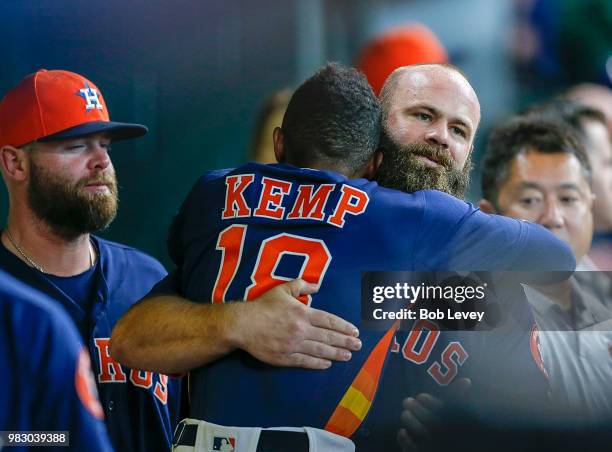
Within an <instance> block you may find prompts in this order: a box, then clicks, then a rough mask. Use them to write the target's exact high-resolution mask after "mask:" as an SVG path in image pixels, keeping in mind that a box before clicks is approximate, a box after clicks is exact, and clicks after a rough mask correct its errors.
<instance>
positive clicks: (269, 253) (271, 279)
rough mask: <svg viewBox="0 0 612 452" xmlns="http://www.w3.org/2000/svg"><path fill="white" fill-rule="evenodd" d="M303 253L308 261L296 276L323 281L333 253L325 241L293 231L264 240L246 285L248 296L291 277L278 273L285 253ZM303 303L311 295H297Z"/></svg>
mask: <svg viewBox="0 0 612 452" xmlns="http://www.w3.org/2000/svg"><path fill="white" fill-rule="evenodd" d="M286 254H287V255H296V256H303V258H304V263H303V264H302V268H301V270H300V273H299V275H296V278H301V279H303V280H304V281H307V282H309V283H312V284H317V285H320V284H321V281H322V280H323V278H324V277H325V272H326V271H327V267H328V266H329V263H330V261H331V254H330V252H329V250H328V249H327V245H325V242H324V241H322V240H318V239H309V238H306V237H300V236H296V235H292V234H279V235H275V236H274V237H270V238H269V239H266V240H264V241H263V242H262V244H261V248H260V249H259V255H258V256H257V262H256V264H255V268H254V269H253V274H252V275H251V281H253V284H251V285H250V286H249V287H247V288H246V291H245V296H244V298H245V299H246V300H253V299H254V298H257V297H259V296H260V295H261V294H263V293H264V292H266V291H268V290H269V289H271V288H273V287H275V286H278V285H279V284H282V283H284V282H287V281H288V279H287V278H285V277H281V276H276V275H275V274H274V272H275V270H276V267H277V266H278V264H279V262H280V260H281V259H282V257H283V256H284V255H286ZM297 298H298V300H300V301H301V302H302V303H304V304H306V305H310V302H311V301H312V297H311V296H310V295H300V296H299V297H297Z"/></svg>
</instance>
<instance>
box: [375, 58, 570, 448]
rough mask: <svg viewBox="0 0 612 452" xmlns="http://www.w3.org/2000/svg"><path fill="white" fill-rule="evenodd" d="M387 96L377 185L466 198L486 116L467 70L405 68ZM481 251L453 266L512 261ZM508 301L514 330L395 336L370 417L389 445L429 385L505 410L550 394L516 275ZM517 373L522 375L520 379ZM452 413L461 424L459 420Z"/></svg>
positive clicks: (533, 267)
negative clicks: (460, 390)
mask: <svg viewBox="0 0 612 452" xmlns="http://www.w3.org/2000/svg"><path fill="white" fill-rule="evenodd" d="M380 99H381V107H382V110H383V124H384V130H385V134H384V135H383V138H384V142H383V149H384V155H385V158H384V160H383V163H382V164H381V166H380V168H379V170H378V173H377V176H376V179H377V181H378V183H379V184H381V185H384V186H385V187H390V188H395V189H398V190H402V191H406V192H414V191H417V190H423V189H437V190H441V191H444V192H447V193H450V194H453V195H454V196H457V197H458V198H462V197H463V196H464V192H465V189H466V187H467V186H468V184H469V171H470V168H471V153H472V150H473V143H474V137H475V134H476V128H477V126H478V122H479V119H480V107H479V102H478V98H477V96H476V93H475V92H474V90H473V88H472V87H471V85H470V83H469V82H468V80H467V79H466V77H465V75H464V74H462V73H461V72H460V71H459V70H458V69H457V68H455V67H453V66H450V65H447V64H424V65H414V66H408V67H403V68H400V69H398V70H396V71H394V72H393V73H392V74H391V75H390V77H389V78H388V79H387V81H386V83H385V85H384V87H383V89H382V91H381V95H380ZM428 242H429V243H436V237H433V236H431V237H430V238H429V240H428ZM432 252H433V251H432ZM473 257H474V259H472V260H471V261H470V260H469V259H470V256H462V257H461V262H455V263H453V264H452V265H451V266H449V267H447V268H448V269H456V270H458V269H461V270H466V269H469V270H471V271H475V270H486V271H503V270H506V269H508V267H507V264H508V263H509V262H507V261H506V262H504V261H497V262H496V261H495V260H491V259H486V258H483V257H482V256H481V255H478V254H475V255H473ZM500 264H501V266H500ZM551 264H552V266H551ZM521 267H523V268H521ZM555 268H557V267H555V266H554V262H545V261H539V262H536V261H534V260H532V261H529V260H528V259H523V260H522V261H521V262H520V265H519V266H518V267H515V269H517V270H521V269H522V270H529V271H532V272H534V276H537V275H538V272H542V271H545V270H554V269H555ZM559 269H561V268H559ZM503 300H504V302H503V303H500V306H503V308H504V317H505V318H512V319H513V320H514V325H513V326H512V327H510V328H508V327H505V330H502V329H496V331H491V332H489V331H487V332H478V333H477V334H473V333H472V332H470V331H458V332H441V333H440V334H439V335H438V333H436V332H435V331H432V328H434V327H435V325H432V324H427V323H420V324H417V325H416V327H413V328H407V329H406V330H407V331H399V332H398V333H397V334H396V337H395V338H394V340H393V345H392V349H391V354H390V360H389V366H388V367H387V370H386V372H385V378H384V380H383V384H382V392H381V394H380V395H379V399H378V401H377V405H376V406H375V411H374V412H373V413H371V416H370V418H369V424H370V427H371V429H372V430H379V431H386V432H387V433H379V434H378V435H376V434H374V435H370V437H377V436H378V437H382V438H385V439H386V441H388V442H387V443H385V444H383V447H387V448H393V447H394V444H393V441H394V438H395V436H396V435H395V432H392V431H390V428H389V426H391V425H397V426H398V428H399V420H400V416H399V413H400V411H401V410H402V398H403V397H406V399H405V400H404V401H403V403H404V404H406V403H407V404H408V405H410V404H413V403H414V400H415V399H414V397H415V396H416V395H417V394H418V393H420V392H427V393H429V394H435V395H436V396H438V397H441V398H446V397H448V396H450V395H452V394H450V393H451V392H452V390H449V388H453V387H454V386H456V385H457V384H459V386H468V387H469V391H470V394H471V396H472V397H473V398H474V399H477V401H478V402H479V403H480V405H484V404H489V405H492V406H493V407H494V410H495V411H497V412H503V411H504V410H506V407H505V406H504V405H505V404H506V402H507V401H508V400H512V403H513V404H514V405H516V406H518V405H520V404H521V403H522V404H523V405H528V406H529V407H530V408H531V407H533V406H537V405H538V404H540V403H545V402H546V393H547V390H548V384H547V380H546V378H545V372H544V367H543V363H542V359H541V356H540V353H539V348H538V331H537V329H536V328H535V319H534V318H533V314H532V312H531V309H530V307H529V304H528V302H527V300H526V299H525V296H524V294H523V291H522V288H521V287H520V286H519V285H518V284H516V282H515V284H510V285H509V286H508V287H507V288H506V289H505V292H504V297H503ZM427 338H428V339H429V341H427V340H426V339H427ZM434 339H435V340H434ZM423 344H425V345H427V346H423ZM425 357H426V358H427V359H424V358H425ZM502 357H503V358H502ZM517 380H520V381H521V382H522V384H521V385H520V386H517V385H516V381H517ZM398 395H400V396H401V397H398ZM480 408H482V407H479V409H480ZM513 408H516V407H513ZM446 421H450V422H449V423H452V422H453V419H446ZM404 439H406V438H404ZM401 442H402V443H405V442H406V441H401ZM405 445H406V444H405Z"/></svg>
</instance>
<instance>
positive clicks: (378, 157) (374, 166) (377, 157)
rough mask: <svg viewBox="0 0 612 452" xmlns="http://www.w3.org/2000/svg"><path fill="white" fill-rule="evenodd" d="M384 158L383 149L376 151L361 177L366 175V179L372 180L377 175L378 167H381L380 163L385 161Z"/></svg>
mask: <svg viewBox="0 0 612 452" xmlns="http://www.w3.org/2000/svg"><path fill="white" fill-rule="evenodd" d="M383 158H384V155H383V153H382V152H381V151H376V152H374V154H373V155H372V157H370V161H369V162H368V164H367V165H366V167H365V169H364V170H363V175H362V176H361V177H365V178H366V179H370V180H371V179H374V177H375V176H376V172H377V171H378V168H379V167H380V164H381V163H382V161H383Z"/></svg>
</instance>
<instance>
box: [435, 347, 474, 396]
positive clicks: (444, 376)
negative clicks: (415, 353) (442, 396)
mask: <svg viewBox="0 0 612 452" xmlns="http://www.w3.org/2000/svg"><path fill="white" fill-rule="evenodd" d="M468 357H469V355H468V353H467V352H466V351H465V349H464V348H463V346H462V345H461V344H460V343H459V342H451V343H450V344H448V346H447V347H446V348H445V349H444V351H443V352H442V365H440V363H439V362H437V361H436V362H435V363H433V364H432V365H431V366H429V369H427V373H429V375H431V376H432V377H433V379H434V380H436V383H438V384H439V385H440V386H446V385H448V384H449V383H450V382H451V381H453V380H454V379H455V377H456V376H457V373H458V372H459V369H458V367H459V366H462V365H463V363H464V362H465V360H466V359H468ZM442 366H444V367H445V369H444V370H442Z"/></svg>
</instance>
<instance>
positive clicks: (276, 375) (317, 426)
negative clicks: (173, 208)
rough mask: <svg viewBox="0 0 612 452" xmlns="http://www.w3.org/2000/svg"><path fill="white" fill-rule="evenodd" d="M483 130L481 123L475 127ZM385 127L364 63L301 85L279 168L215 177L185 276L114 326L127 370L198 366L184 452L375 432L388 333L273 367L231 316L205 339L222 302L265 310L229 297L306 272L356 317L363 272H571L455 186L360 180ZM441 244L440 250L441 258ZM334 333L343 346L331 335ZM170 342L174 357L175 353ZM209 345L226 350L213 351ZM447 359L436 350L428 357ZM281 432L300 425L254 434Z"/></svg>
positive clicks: (289, 444)
mask: <svg viewBox="0 0 612 452" xmlns="http://www.w3.org/2000/svg"><path fill="white" fill-rule="evenodd" d="M476 123H477V120H472V121H471V125H470V126H469V127H471V131H472V132H471V133H473V130H474V129H475V127H476ZM380 127H381V124H380V108H379V105H378V103H377V101H376V99H375V97H374V95H373V92H372V91H371V89H370V88H369V86H368V84H367V81H366V80H365V79H364V78H363V76H361V75H359V74H358V73H357V72H356V71H355V70H353V69H348V68H343V67H342V66H339V65H335V64H330V65H328V66H326V67H324V68H322V69H321V70H319V71H318V72H317V73H316V74H315V75H314V76H312V77H311V78H309V79H308V80H306V81H305V82H304V83H303V84H302V85H301V86H300V87H299V88H298V89H297V90H296V91H295V93H294V95H293V96H292V99H291V101H290V102H289V105H288V107H287V111H286V113H285V116H284V118H283V124H282V127H281V128H277V129H275V131H274V146H275V154H276V156H277V159H278V161H279V162H281V163H279V164H275V165H259V164H255V163H251V164H247V165H244V166H242V167H239V168H234V169H225V170H218V171H208V172H206V173H204V175H203V176H202V177H201V178H200V179H199V180H198V181H197V183H196V184H195V186H194V188H193V190H192V191H191V193H190V194H189V195H188V196H187V198H186V200H185V202H184V204H183V206H182V208H181V210H180V212H179V214H178V215H177V217H176V218H175V220H174V222H173V226H172V228H171V230H170V234H169V240H168V245H169V250H170V253H171V256H172V258H173V259H174V261H175V262H176V264H177V267H178V268H177V270H176V272H175V273H174V274H173V275H171V276H169V277H168V278H167V279H165V280H164V282H162V283H160V285H158V286H157V287H156V289H155V290H154V291H153V292H152V293H151V294H150V295H149V296H148V297H147V298H146V299H145V300H143V301H142V302H141V303H138V304H137V305H135V306H134V307H133V308H132V309H131V310H130V311H129V312H128V313H127V314H126V315H125V316H124V317H123V318H122V319H121V321H120V322H119V323H118V324H117V327H116V328H115V331H114V332H113V343H114V348H113V351H114V352H116V353H117V356H119V357H120V359H121V360H122V361H123V360H125V362H127V363H132V365H135V366H137V367H143V366H144V367H146V368H151V369H157V370H165V371H172V372H183V371H191V372H190V400H191V407H190V414H191V417H192V418H193V419H189V420H186V421H185V424H184V428H182V429H179V430H177V432H178V434H177V437H176V439H175V441H176V444H177V446H179V447H185V448H186V449H181V450H209V449H211V448H213V447H214V443H213V442H212V441H210V442H209V444H208V445H207V444H204V443H202V441H196V440H195V438H203V437H206V438H213V437H214V438H233V439H234V440H235V441H236V445H235V447H236V450H238V451H253V450H255V448H256V446H255V445H256V444H257V443H258V441H259V442H260V445H261V441H262V440H263V442H264V443H267V444H269V442H274V441H276V444H284V447H282V446H279V447H278V449H275V450H289V449H291V450H326V451H329V450H343V451H344V450H352V447H351V446H352V443H350V442H348V441H347V440H346V438H350V439H351V440H354V441H356V442H357V443H360V442H361V441H362V440H363V439H364V437H365V436H367V431H366V429H361V428H360V427H361V424H362V421H363V420H364V417H365V415H366V414H367V412H368V410H369V407H370V404H371V403H372V402H373V399H374V396H375V394H376V390H377V385H378V381H379V378H380V376H381V373H382V368H383V363H384V361H385V358H386V355H387V351H388V349H389V344H390V341H391V338H392V335H393V330H388V331H380V330H379V331H362V334H361V336H360V339H361V341H362V343H363V348H362V349H361V351H360V352H359V353H355V354H353V356H352V359H351V360H350V361H348V362H345V363H339V364H335V365H333V366H331V367H330V368H329V369H326V370H325V371H323V372H312V371H305V370H303V369H278V368H272V367H270V366H269V365H268V364H270V363H269V362H262V361H263V360H262V359H260V358H259V356H256V355H254V354H252V353H251V354H252V355H253V356H255V358H258V359H259V361H258V360H256V359H253V356H249V355H248V354H247V353H245V351H246V352H250V350H249V349H248V348H247V347H245V346H242V345H240V344H239V343H237V341H236V340H235V339H234V342H233V343H230V344H229V346H225V347H224V348H222V347H219V343H220V344H221V345H223V336H224V335H225V334H227V331H228V330H229V331H230V332H231V333H232V335H233V336H242V337H243V339H242V340H243V341H244V343H246V344H247V345H248V342H249V341H255V342H256V341H257V340H258V338H257V337H253V336H251V335H250V334H248V332H247V331H239V330H236V329H235V328H232V322H233V319H232V318H231V317H227V316H226V317H221V318H220V321H219V322H218V323H219V325H218V327H217V328H216V329H215V332H216V333H217V336H216V337H213V338H212V340H211V339H209V341H210V342H206V341H205V340H204V338H203V337H202V334H201V333H200V330H201V322H200V320H199V318H200V317H202V316H205V315H210V316H213V315H214V312H215V309H214V308H216V307H219V306H225V308H226V310H227V309H231V308H235V309H234V310H233V312H234V315H235V316H238V315H239V312H240V310H239V309H238V308H240V307H241V305H242V306H243V307H242V309H241V310H242V311H243V312H244V311H245V309H246V307H248V306H249V305H251V308H250V312H251V316H252V317H251V318H252V319H255V320H256V319H257V318H258V316H260V315H261V314H260V313H258V309H257V303H236V302H231V301H230V300H240V299H245V300H250V299H252V298H253V297H254V296H256V295H257V294H258V293H261V292H262V291H264V290H266V289H269V288H270V287H274V286H276V285H278V284H281V283H282V282H283V281H285V280H287V279H288V278H296V277H299V278H303V279H305V280H306V281H308V282H309V283H311V284H314V285H315V286H316V289H318V290H319V292H318V293H317V294H316V295H313V291H310V292H309V293H308V294H307V295H308V296H303V297H300V299H301V301H302V302H303V303H304V304H306V305H308V306H316V307H317V308H319V309H323V310H327V311H330V312H333V313H335V314H337V315H338V316H340V317H343V318H345V319H347V320H349V321H350V322H352V323H355V322H359V321H360V312H359V306H358V301H357V300H359V297H360V295H359V292H360V277H361V272H364V271H370V270H372V269H376V270H381V271H384V270H398V269H420V270H423V271H427V270H436V269H441V268H453V266H454V265H455V264H457V265H459V264H458V263H462V264H464V265H466V267H467V268H469V266H470V265H471V262H479V261H481V260H487V261H490V262H493V263H495V264H497V265H499V266H500V267H505V268H521V267H522V266H523V265H527V262H529V265H532V266H537V265H538V262H536V261H537V260H539V259H542V260H541V261H539V263H540V264H544V263H545V262H548V263H549V264H550V262H551V261H552V262H555V261H556V260H557V259H559V260H558V261H557V262H555V263H556V264H558V265H560V268H568V265H569V267H571V262H570V261H571V259H570V261H568V260H567V248H566V247H565V246H564V245H562V244H561V242H559V241H558V240H556V239H554V237H553V236H552V235H550V234H548V233H546V231H545V230H544V229H543V228H540V227H537V226H534V225H529V224H526V223H522V222H518V221H515V220H509V219H505V218H501V217H494V216H487V215H484V214H482V213H481V212H478V211H477V210H476V209H475V208H473V206H470V205H468V204H466V203H464V202H462V201H459V200H457V199H456V198H453V197H451V196H449V195H447V194H444V193H440V192H436V191H431V190H430V191H421V192H419V193H415V194H405V193H400V192H397V191H394V190H388V189H385V188H381V187H379V186H378V184H376V183H374V182H371V181H368V180H366V179H364V177H368V176H370V175H371V174H372V171H373V169H374V168H375V167H376V162H377V159H378V157H377V154H376V152H375V151H376V148H377V144H378V138H379V133H380ZM457 127H460V126H457ZM465 127H468V126H465ZM466 154H467V153H466ZM432 165H433V162H432ZM310 168H317V169H318V170H314V169H310ZM203 205H206V207H207V208H206V209H203V208H202V206H203ZM432 242H435V243H436V244H437V246H438V247H439V249H438V250H437V252H431V251H432V248H431V246H430V243H432ZM356 246H358V249H356ZM500 246H501V247H503V248H504V250H505V252H503V253H500V252H499V247H500ZM536 248H537V249H538V251H535V249H536ZM562 250H563V251H562ZM551 253H552V254H551ZM553 254H554V255H556V257H553V256H552V255H553ZM211 294H212V295H213V297H212V298H213V304H212V306H208V307H207V306H206V302H207V300H210V297H211ZM185 298H186V299H185ZM188 300H194V301H196V302H197V303H194V302H190V301H188ZM287 307H288V308H291V309H293V307H292V306H290V305H287ZM217 311H218V310H217ZM280 320H282V319H279V321H280ZM160 322H163V324H164V328H163V329H161V330H160V331H159V332H158V334H156V335H155V337H150V335H147V334H143V333H144V332H145V331H147V330H149V329H150V328H152V327H153V326H154V325H158V324H159V323H160ZM137 326H138V327H137ZM301 334H302V333H301V331H296V335H301ZM215 339H216V341H217V342H216V345H215V341H214V340H215ZM328 340H329V341H330V342H331V343H332V344H333V342H334V341H335V338H334V337H333V336H330V337H329V339H328ZM435 342H436V341H435V338H434V340H433V341H429V342H428V343H429V346H431V347H433V343H435ZM441 345H442V344H437V348H436V350H437V349H438V348H440V347H441ZM446 345H448V344H446ZM457 347H458V348H459V347H461V346H460V345H458V346H457ZM168 348H171V349H172V350H173V352H172V353H164V350H167V349H168ZM202 349H204V351H206V349H210V350H217V352H216V353H217V354H216V356H213V354H212V353H211V352H210V351H209V352H208V355H206V356H205V355H204V352H203V351H202ZM459 350H462V349H460V348H459ZM230 352H231V353H230ZM223 355H227V356H223ZM222 356H223V357H222ZM219 357H222V358H221V359H218V360H217V361H215V362H211V361H212V360H213V359H215V358H219ZM441 359H442V357H441V355H440V354H436V355H435V356H434V355H432V361H434V360H436V361H439V360H441ZM420 369H422V367H421V368H420ZM448 375H449V372H448V371H444V372H442V373H438V374H437V375H436V376H437V377H438V378H440V379H441V380H444V379H445V378H446V377H448ZM277 425H285V426H287V425H288V426H293V427H294V428H293V429H292V430H291V432H278V431H277V430H276V429H274V430H272V429H270V430H265V429H264V430H262V429H261V428H259V427H271V426H277ZM224 426H232V427H224ZM301 426H307V428H306V429H302V428H301ZM262 432H265V434H263V433H262ZM275 432H276V433H275ZM306 432H307V433H308V435H307V437H306ZM330 432H332V433H336V436H332V437H331V438H333V439H334V440H335V443H334V444H335V445H334V444H332V443H327V444H328V446H327V447H328V448H323V449H317V446H316V444H317V441H318V439H320V438H327V440H328V441H329V439H330V436H329V435H330ZM260 433H262V436H259V435H260ZM281 433H282V434H281ZM338 435H340V436H341V437H340V438H339V437H338ZM342 437H345V438H342ZM249 444H251V445H252V447H249ZM298 444H299V445H300V447H298V446H297V445H298ZM207 446H208V447H209V449H206V447H207ZM309 446H310V449H309ZM338 446H341V447H338ZM319 447H321V446H319ZM258 450H262V449H258ZM360 450H361V449H360ZM376 450H387V449H384V448H378V449H376Z"/></svg>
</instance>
